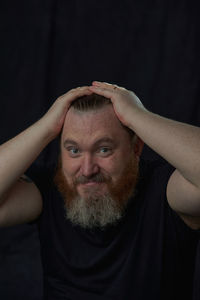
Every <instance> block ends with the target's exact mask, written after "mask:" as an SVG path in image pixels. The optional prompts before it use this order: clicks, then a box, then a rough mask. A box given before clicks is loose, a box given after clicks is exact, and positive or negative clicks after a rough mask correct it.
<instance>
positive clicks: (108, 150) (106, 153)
mask: <svg viewBox="0 0 200 300" xmlns="http://www.w3.org/2000/svg"><path fill="white" fill-rule="evenodd" d="M99 154H100V155H101V156H104V157H107V156H109V155H111V154H112V149H111V148H108V147H101V148H99Z"/></svg>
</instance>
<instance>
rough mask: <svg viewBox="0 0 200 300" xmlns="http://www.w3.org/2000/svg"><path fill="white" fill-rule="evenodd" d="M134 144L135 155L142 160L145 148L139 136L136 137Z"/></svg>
mask: <svg viewBox="0 0 200 300" xmlns="http://www.w3.org/2000/svg"><path fill="white" fill-rule="evenodd" d="M135 138H136V139H135V142H134V146H133V147H134V153H135V156H136V157H137V158H140V155H141V154H142V149H143V147H144V142H143V141H142V140H141V139H140V138H139V136H136V137H135Z"/></svg>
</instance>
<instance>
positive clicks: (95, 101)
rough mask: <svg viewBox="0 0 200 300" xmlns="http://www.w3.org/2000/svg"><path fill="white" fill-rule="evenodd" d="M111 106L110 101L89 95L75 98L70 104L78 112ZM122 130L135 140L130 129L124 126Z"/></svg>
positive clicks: (102, 97) (99, 96)
mask: <svg viewBox="0 0 200 300" xmlns="http://www.w3.org/2000/svg"><path fill="white" fill-rule="evenodd" d="M110 104H112V102H111V100H110V99H108V98H106V97H104V96H101V95H97V94H91V95H85V96H82V97H79V98H77V99H76V100H74V101H73V102H72V104H71V107H73V108H74V109H75V110H78V111H85V112H86V111H92V110H97V109H100V108H102V107H104V106H106V105H110ZM122 126H123V127H124V129H125V130H126V131H127V132H128V133H129V135H130V137H131V140H133V141H134V140H135V136H136V135H135V132H134V131H132V130H131V129H130V128H128V127H126V126H124V125H123V124H122Z"/></svg>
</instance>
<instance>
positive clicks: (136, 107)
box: [89, 81, 146, 129]
mask: <svg viewBox="0 0 200 300" xmlns="http://www.w3.org/2000/svg"><path fill="white" fill-rule="evenodd" d="M89 89H90V90H91V91H92V92H94V93H96V94H99V95H102V96H104V97H106V98H109V99H110V100H111V102H112V104H113V108H114V111H115V113H116V115H117V117H118V119H119V120H120V121H121V122H122V123H123V124H124V125H125V126H127V127H129V128H130V129H133V120H134V114H135V113H136V114H137V113H139V112H141V111H145V110H146V109H145V107H144V106H143V104H142V102H141V101H140V100H139V98H138V97H137V96H136V95H135V94H134V93H133V92H132V91H129V90H127V89H125V88H122V87H119V86H117V85H114V84H109V83H106V82H98V81H93V83H92V86H90V87H89Z"/></svg>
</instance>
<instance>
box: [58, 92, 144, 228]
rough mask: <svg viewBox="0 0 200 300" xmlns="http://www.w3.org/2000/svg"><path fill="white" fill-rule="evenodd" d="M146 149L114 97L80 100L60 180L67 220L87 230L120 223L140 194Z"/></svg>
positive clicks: (65, 135) (68, 122) (65, 137)
mask: <svg viewBox="0 0 200 300" xmlns="http://www.w3.org/2000/svg"><path fill="white" fill-rule="evenodd" d="M142 146H143V143H142V142H141V140H140V139H138V138H137V137H136V136H135V134H134V133H133V132H132V131H131V130H130V129H128V128H126V127H125V126H123V125H122V124H121V122H120V121H119V120H118V118H117V116H116V114H115V112H114V109H113V105H112V103H111V101H110V100H109V99H107V98H105V97H102V96H99V95H95V94H92V95H90V96H84V97H81V98H78V99H76V100H75V101H74V102H73V103H72V105H71V107H70V109H69V111H68V113H67V115H66V119H65V123H64V126H63V131H62V135H61V157H60V162H59V168H58V171H57V174H56V178H55V181H56V184H57V186H58V189H59V190H60V192H61V193H62V194H63V196H64V199H65V206H66V217H67V218H68V219H70V220H71V221H72V222H73V223H75V224H79V225H81V226H83V227H87V228H92V227H96V226H98V227H101V228H103V227H105V226H106V225H107V224H113V223H115V222H116V221H117V220H119V219H120V218H121V217H122V215H123V212H124V209H125V207H126V205H127V203H128V199H129V198H130V196H131V195H132V194H133V192H134V188H135V185H136V181H137V174H138V163H139V156H140V153H141V151H142Z"/></svg>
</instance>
